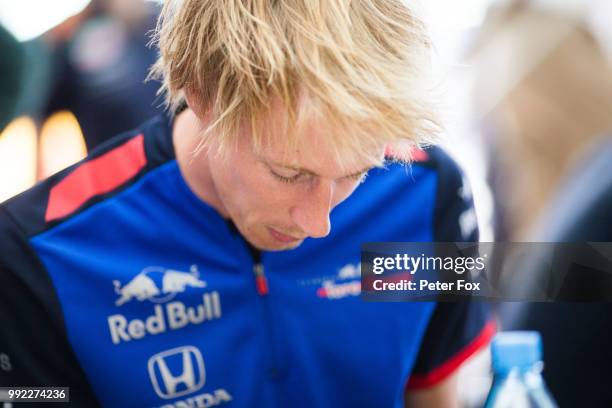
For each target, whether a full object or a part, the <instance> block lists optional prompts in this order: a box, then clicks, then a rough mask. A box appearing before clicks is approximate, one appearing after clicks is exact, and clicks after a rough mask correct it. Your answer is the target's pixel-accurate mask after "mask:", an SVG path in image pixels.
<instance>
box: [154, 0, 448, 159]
mask: <svg viewBox="0 0 612 408" xmlns="http://www.w3.org/2000/svg"><path fill="white" fill-rule="evenodd" d="M154 41H155V43H156V44H157V45H158V46H159V49H160V56H159V59H158V60H157V62H156V63H155V65H154V66H153V67H152V70H151V73H150V78H154V79H159V80H161V82H162V86H161V92H164V93H165V98H166V102H167V104H168V106H169V107H170V109H172V110H174V109H175V108H176V107H177V106H179V105H180V104H181V103H182V102H183V101H184V99H185V94H186V93H187V94H190V95H196V96H197V98H198V103H199V104H201V105H202V106H203V107H204V108H205V109H207V110H208V109H210V110H211V112H212V114H213V118H214V119H213V121H212V124H211V125H210V126H209V127H208V129H206V133H207V134H208V135H209V136H210V137H218V138H220V139H221V141H222V143H221V144H220V145H221V146H227V145H228V142H231V141H232V140H234V139H235V136H236V135H237V134H239V130H240V128H241V126H243V125H244V124H248V125H250V130H251V132H252V135H253V140H254V143H255V145H256V146H260V144H261V141H262V137H261V136H262V131H263V130H265V129H263V127H264V126H265V123H266V119H267V118H269V115H270V113H271V111H272V106H274V109H278V108H279V106H281V109H284V110H286V114H287V116H286V118H287V121H286V123H285V129H284V135H286V136H285V137H286V138H287V140H288V141H289V142H291V143H295V142H296V141H297V139H298V137H299V135H300V133H301V132H299V130H300V129H301V126H302V125H303V124H304V123H305V122H306V120H308V119H313V118H314V119H318V121H317V123H322V124H323V125H324V126H325V129H324V130H325V132H326V133H325V134H326V137H329V139H330V141H331V142H332V145H333V146H334V147H335V148H336V151H337V154H339V155H340V154H343V155H346V153H347V152H349V151H351V152H353V153H356V155H357V156H360V157H366V158H371V159H372V160H374V158H373V156H372V155H373V154H374V152H373V149H372V148H373V146H380V145H381V143H384V144H397V142H408V144H409V145H411V146H414V145H419V144H423V143H427V142H430V141H431V140H433V134H434V130H435V129H436V128H437V127H436V120H435V117H434V113H433V110H432V109H431V104H430V102H429V97H428V94H429V93H428V85H427V82H425V81H424V77H425V74H426V73H427V72H428V66H429V62H430V61H429V55H428V52H429V49H430V42H429V40H428V37H427V34H426V32H425V28H424V26H423V24H422V22H421V21H420V20H419V19H418V18H417V17H416V16H415V15H414V13H413V12H412V11H411V10H410V9H409V8H408V7H407V6H406V5H405V4H404V3H403V1H402V0H355V1H351V0H277V1H275V0H223V1H220V0H166V1H165V4H164V7H163V10H162V12H161V15H160V17H159V21H158V26H157V29H156V35H155V37H154ZM274 98H278V99H279V100H280V102H282V103H281V104H278V103H273V99H274ZM207 138H208V137H207ZM340 152H342V153H340ZM377 160H379V159H377Z"/></svg>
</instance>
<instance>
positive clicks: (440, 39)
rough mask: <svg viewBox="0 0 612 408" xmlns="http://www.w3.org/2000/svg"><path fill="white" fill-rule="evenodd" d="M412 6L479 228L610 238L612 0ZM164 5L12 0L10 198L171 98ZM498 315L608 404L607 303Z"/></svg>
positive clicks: (8, 4)
mask: <svg viewBox="0 0 612 408" xmlns="http://www.w3.org/2000/svg"><path fill="white" fill-rule="evenodd" d="M407 1H410V3H411V4H412V3H413V2H412V0H407ZM414 4H415V7H417V9H418V12H419V13H421V14H422V16H423V18H424V19H425V21H426V22H427V24H428V26H429V28H430V33H431V36H432V37H433V41H434V44H435V52H434V76H435V88H434V93H435V95H436V98H437V99H438V103H439V106H440V114H441V117H442V119H443V124H444V126H445V133H444V135H443V144H444V145H445V146H446V148H447V150H448V151H449V152H450V153H451V155H452V156H453V157H454V158H455V159H456V160H457V161H458V162H459V163H460V164H461V165H462V167H463V168H464V170H465V172H466V177H467V179H468V180H469V182H470V185H471V187H472V192H473V195H474V199H475V204H476V215H477V218H478V220H479V224H480V228H481V240H482V241H543V242H545V241H548V242H559V241H608V242H609V241H612V237H611V234H612V214H611V213H612V24H611V22H612V1H609V0H563V1H558V0H463V1H460V2H459V1H450V0H426V1H422V2H421V3H416V2H415V3H414ZM158 9H159V3H158V2H153V1H143V0H91V1H89V0H54V1H42V0H20V1H13V0H0V48H1V50H2V53H1V54H0V58H1V60H0V132H1V133H0V202H1V201H3V200H5V199H7V198H8V197H10V196H12V195H14V194H17V193H18V192H20V191H23V190H25V189H26V188H28V187H30V186H31V185H33V184H34V183H35V182H36V181H37V180H40V179H41V178H44V177H47V176H48V175H51V174H53V173H55V172H56V171H58V170H60V169H62V168H64V167H66V166H67V165H70V164H72V163H74V162H75V161H77V160H79V159H81V158H83V157H84V156H85V155H86V153H87V151H89V150H91V149H95V147H96V146H97V145H98V144H100V143H102V142H103V141H104V140H106V139H108V138H110V137H112V136H114V135H116V134H117V133H119V132H121V131H123V130H127V129H130V128H132V127H135V126H137V125H138V124H140V123H141V122H143V121H144V120H145V119H147V118H148V117H150V116H153V115H155V114H156V113H159V112H161V111H162V106H161V105H162V101H161V99H160V98H157V97H156V95H155V93H156V90H157V86H158V84H157V83H155V82H152V83H145V82H144V79H145V77H146V73H147V69H148V67H149V66H150V65H151V64H152V63H153V61H154V59H155V56H156V51H155V50H153V49H150V48H148V47H147V43H148V42H149V40H150V38H149V35H148V33H149V32H150V30H151V29H152V28H153V27H154V25H155V18H156V14H157V12H158ZM498 315H499V325H500V327H501V328H502V329H504V328H529V329H536V330H538V331H540V332H541V333H542V334H543V339H544V360H545V362H546V364H547V368H546V370H545V375H546V381H547V383H548V384H549V386H550V388H551V389H552V393H553V394H554V396H555V397H556V398H557V400H558V402H559V403H560V405H561V406H575V405H579V406H612V405H611V404H612V391H611V390H610V389H609V387H606V385H609V384H612V373H610V370H609V369H608V368H609V367H610V366H611V364H612V355H611V352H610V351H609V347H608V346H607V344H608V343H609V340H610V338H611V337H612V318H611V317H610V316H612V308H610V307H609V305H607V304H581V305H577V304H575V305H566V304H548V305H541V304H520V305H517V304H501V305H498ZM487 358H488V357H487V356H486V355H483V356H479V357H478V358H476V359H475V360H474V361H473V362H472V363H471V364H470V365H469V366H468V367H466V368H465V369H464V372H463V373H462V379H461V392H462V401H463V405H464V406H478V405H479V404H480V403H481V402H482V401H481V400H482V398H483V395H482V394H483V393H486V390H487V389H488V388H489V386H490V375H489V374H488V373H489V371H488V365H489V362H488V360H487ZM600 404H604V405H600Z"/></svg>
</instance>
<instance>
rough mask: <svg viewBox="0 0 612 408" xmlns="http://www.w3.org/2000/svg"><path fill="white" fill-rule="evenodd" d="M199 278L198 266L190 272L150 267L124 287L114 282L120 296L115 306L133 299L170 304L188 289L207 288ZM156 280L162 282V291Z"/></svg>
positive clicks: (194, 266) (193, 267) (193, 266)
mask: <svg viewBox="0 0 612 408" xmlns="http://www.w3.org/2000/svg"><path fill="white" fill-rule="evenodd" d="M199 276H200V274H199V272H198V268H197V266H196V265H192V266H191V269H190V271H189V272H182V271H177V270H173V269H166V268H162V267H159V266H150V267H148V268H145V269H143V270H142V271H141V272H140V273H139V274H138V275H136V276H135V277H133V278H132V279H131V280H130V281H129V282H127V283H125V284H124V285H121V283H120V282H119V281H117V280H115V281H113V284H114V285H115V292H116V293H117V295H119V298H118V299H117V300H116V301H115V305H116V306H121V305H123V304H125V303H127V302H129V301H131V300H132V299H136V300H138V301H140V302H142V301H145V300H150V301H152V302H155V303H165V302H168V301H169V300H172V298H174V296H176V294H177V293H181V292H184V291H185V289H186V288H188V287H192V288H205V287H206V282H204V281H203V280H200V278H199ZM160 278H161V279H160ZM156 280H158V281H161V289H160V288H159V287H158V284H157V283H156Z"/></svg>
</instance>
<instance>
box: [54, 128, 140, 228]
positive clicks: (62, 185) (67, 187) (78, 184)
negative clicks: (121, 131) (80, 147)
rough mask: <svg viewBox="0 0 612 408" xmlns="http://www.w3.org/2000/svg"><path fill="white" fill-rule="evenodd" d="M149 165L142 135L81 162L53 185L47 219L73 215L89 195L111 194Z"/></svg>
mask: <svg viewBox="0 0 612 408" xmlns="http://www.w3.org/2000/svg"><path fill="white" fill-rule="evenodd" d="M146 164H147V159H146V156H145V151H144V136H143V135H142V134H140V135H138V136H136V137H134V138H132V139H130V140H129V141H127V142H125V143H124V144H122V145H121V146H118V147H116V148H114V149H112V150H110V151H108V152H106V153H104V154H103V155H101V156H99V157H96V158H95V159H92V160H90V161H87V162H85V163H83V164H81V165H80V166H78V167H77V168H76V169H75V170H74V171H73V172H72V173H70V174H68V176H66V177H65V178H64V179H63V180H62V181H60V182H59V183H58V184H57V185H55V186H54V187H53V188H51V192H50V193H49V204H48V205H47V211H46V213H45V221H46V222H49V221H53V220H56V219H58V218H62V217H65V216H67V215H70V214H71V213H73V212H74V211H76V210H77V209H78V208H79V207H81V206H82V205H83V204H84V203H85V202H86V201H87V200H89V199H90V198H92V197H94V196H96V195H99V194H104V193H108V192H109V191H112V190H113V189H115V188H116V187H118V186H120V185H121V184H123V183H125V182H126V181H128V180H129V179H131V178H132V177H134V176H135V175H136V174H137V173H138V172H139V171H140V170H141V169H142V168H143V167H144V166H145V165H146Z"/></svg>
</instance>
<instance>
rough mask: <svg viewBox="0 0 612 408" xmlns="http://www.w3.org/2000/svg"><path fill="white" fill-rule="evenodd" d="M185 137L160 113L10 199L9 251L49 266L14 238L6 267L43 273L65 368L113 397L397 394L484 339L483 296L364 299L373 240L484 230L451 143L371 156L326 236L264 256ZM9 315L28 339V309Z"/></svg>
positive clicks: (275, 400) (144, 402)
mask: <svg viewBox="0 0 612 408" xmlns="http://www.w3.org/2000/svg"><path fill="white" fill-rule="evenodd" d="M171 137H172V135H171V122H170V121H169V120H168V119H166V118H163V117H160V118H157V119H155V120H153V121H150V122H149V123H147V124H145V125H143V126H142V127H141V128H140V129H138V130H136V131H134V132H130V133H128V134H124V135H122V136H120V137H118V138H116V139H114V140H113V141H112V142H111V143H109V144H108V145H106V146H104V147H102V148H101V149H99V150H97V151H95V152H93V153H92V155H91V156H90V157H88V159H86V160H85V161H84V162H82V163H80V164H77V165H75V166H73V167H72V168H70V169H67V170H65V171H64V172H62V173H60V174H58V175H56V176H55V177H53V178H52V179H50V180H48V181H47V182H45V183H43V184H42V185H39V186H37V187H36V188H35V189H33V190H32V191H30V192H27V193H25V194H23V195H21V196H19V197H17V198H15V199H13V200H11V201H9V202H7V203H6V204H5V205H4V206H3V207H0V208H1V209H2V211H1V212H0V217H3V218H0V225H2V224H4V227H3V228H2V229H0V234H2V235H0V237H2V238H0V239H1V240H2V241H4V242H8V240H9V239H11V238H8V235H9V233H12V234H14V235H15V236H18V237H19V238H15V237H13V238H12V241H11V242H12V243H8V244H5V246H4V247H3V246H1V244H0V248H7V249H6V251H14V250H15V249H14V248H13V247H15V245H16V244H15V243H14V241H19V240H22V242H21V243H20V244H19V247H20V248H21V249H19V250H18V251H21V252H22V254H23V255H20V256H23V257H25V258H28V259H30V261H29V262H30V263H31V264H35V265H36V266H35V267H32V266H31V265H28V264H27V262H25V263H24V262H23V261H16V260H12V261H8V260H7V259H6V258H7V252H5V249H3V253H2V257H3V261H2V262H0V265H1V266H3V268H5V269H6V271H7V275H6V276H11V277H13V278H14V279H15V280H20V279H21V280H22V281H26V282H27V281H29V280H33V279H32V277H33V276H43V275H44V276H43V278H41V279H42V280H43V281H44V282H46V284H40V283H39V284H37V285H39V287H36V288H35V289H34V290H30V291H29V292H35V293H34V295H32V293H28V294H27V295H24V296H27V299H30V298H32V300H31V302H33V303H36V302H41V301H40V299H41V298H42V299H43V300H42V303H45V304H48V305H47V306H44V307H43V310H46V311H47V313H48V320H49V321H51V322H54V321H55V320H57V324H54V325H53V329H49V330H50V333H55V334H53V335H51V334H50V336H52V337H57V338H59V339H60V340H58V342H62V341H63V340H64V339H65V346H64V347H61V348H59V349H61V350H60V351H57V353H58V354H61V353H65V355H66V357H65V358H64V359H63V361H64V363H63V364H65V365H67V366H70V365H72V366H74V367H72V368H70V369H69V371H70V370H71V373H69V374H65V375H64V377H59V378H58V379H57V381H60V380H64V381H75V383H76V384H77V385H75V392H80V391H79V390H80V389H81V388H83V389H85V391H83V394H84V395H85V394H88V393H89V394H90V396H89V397H87V398H91V401H93V400H94V399H95V401H96V403H99V404H100V405H102V406H106V407H128V406H129V407H131V406H133V407H159V406H162V407H210V406H222V405H228V406H236V407H245V406H262V407H264V406H265V407H285V406H290V407H294V406H322V407H323V406H339V407H344V406H346V407H348V406H351V407H353V406H364V407H370V406H377V407H384V406H388V407H399V406H403V398H404V393H405V392H406V388H407V385H409V384H410V380H411V377H414V378H413V379H414V380H415V382H414V383H415V384H417V385H418V384H419V383H420V384H425V385H428V381H429V382H430V383H431V384H434V383H435V382H437V381H439V380H440V379H442V378H443V377H445V376H446V375H448V374H449V373H450V372H452V371H453V370H454V368H456V366H457V365H458V363H459V362H458V357H457V356H460V360H461V361H463V360H464V359H465V358H467V354H466V350H468V351H469V349H470V347H471V349H474V350H476V349H477V347H475V346H480V345H481V344H484V342H485V341H486V338H485V337H487V336H488V334H489V332H490V330H489V326H487V325H486V319H485V313H484V311H483V309H482V307H480V306H478V307H475V306H474V305H467V306H466V305H455V307H450V306H449V305H445V306H444V307H442V306H441V305H436V304H435V303H433V302H404V303H399V302H398V303H371V302H364V301H362V300H361V299H360V296H359V295H360V270H359V260H360V244H361V243H364V242H381V241H417V242H423V241H433V240H440V239H444V240H453V241H462V240H471V239H475V237H476V235H475V234H476V231H475V230H474V229H473V228H471V229H470V228H468V229H467V230H466V226H465V225H463V226H462V225H461V223H460V218H461V216H462V215H464V214H465V213H466V212H470V211H473V209H472V207H471V202H470V201H469V199H467V200H466V197H465V194H463V195H462V192H463V193H465V191H464V190H461V188H462V180H461V175H460V173H459V172H458V170H457V169H456V167H455V166H454V164H452V162H451V161H450V159H448V157H446V156H445V155H444V154H443V153H442V152H441V151H439V150H438V149H430V150H428V151H427V152H424V153H423V154H424V155H425V156H427V159H426V160H424V161H423V163H414V164H412V165H411V166H409V167H407V166H406V165H404V164H401V163H391V162H390V163H389V165H388V166H387V167H386V168H384V169H375V170H372V171H371V172H370V174H369V176H368V178H367V180H366V181H365V182H364V183H363V184H361V185H360V186H359V187H358V188H357V190H356V191H355V193H354V194H353V195H352V196H351V197H349V198H348V199H347V200H346V201H344V202H343V203H341V204H340V205H339V206H338V207H336V209H335V210H334V211H333V212H332V214H331V224H332V230H331V233H330V234H329V236H327V237H325V238H322V239H307V240H306V241H304V243H303V244H302V245H301V246H300V247H298V248H297V249H294V250H290V251H285V252H258V251H253V249H252V248H251V247H250V246H249V245H248V244H247V242H246V241H245V240H244V238H243V237H242V236H241V235H240V234H239V233H238V232H237V230H236V229H235V228H234V227H233V226H232V225H231V223H230V222H228V221H227V220H225V219H223V218H222V217H221V216H220V215H219V214H218V213H217V212H216V211H215V210H214V209H213V208H211V207H210V206H209V205H207V204H206V203H205V202H203V201H201V200H200V199H199V198H198V197H196V196H195V195H194V193H193V192H192V191H191V190H190V188H189V187H188V186H187V184H186V183H185V181H184V179H183V177H182V175H181V173H180V170H179V167H178V165H177V162H176V159H175V157H174V152H173V149H172V140H171ZM432 163H434V164H432ZM443 181H446V182H447V183H448V184H446V185H445V184H444V183H442V182H443ZM445 188H446V189H447V191H446V192H445V191H444V190H445ZM17 230H18V231H19V232H18V233H16V232H15V231H17ZM7 231H9V232H7ZM444 234H446V235H444ZM10 245H13V247H11V248H9V246H10ZM25 247H27V250H23V248H25ZM26 252H27V253H26ZM20 277H21V278H20ZM23 277H26V278H23ZM10 279H12V278H7V281H6V282H5V283H6V285H5V287H6V288H9V287H15V286H18V285H16V284H15V283H14V282H12V281H10ZM262 279H263V280H262ZM1 283H2V282H0V284H1ZM40 285H42V287H40ZM45 285H46V286H45ZM25 286H27V283H26V285H25ZM0 290H1V289H0ZM7 290H8V289H7ZM24 299H25V298H24ZM20 302H22V301H19V302H16V303H17V304H18V305H19V304H20ZM24 302H25V301H24ZM33 307H34V306H33ZM49 309H52V311H49ZM2 317H5V318H6V321H8V323H7V324H8V325H11V324H12V325H14V326H16V328H15V329H14V330H15V332H17V333H19V332H21V333H22V336H24V337H26V336H28V333H27V330H26V329H25V328H24V326H27V324H28V323H27V319H28V317H27V316H26V317H24V318H25V320H26V321H25V322H23V321H22V322H20V323H19V324H17V323H16V322H14V321H13V322H10V321H9V320H10V318H8V317H6V316H3V315H2V314H0V319H1V318H2ZM32 320H33V322H32V324H34V321H35V320H36V319H35V318H33V319H32ZM1 321H2V320H0V322H1ZM17 325H19V326H18V327H17ZM483 330H484V331H483ZM29 335H30V336H34V335H35V334H34V333H32V332H30V333H29ZM17 336H19V334H18V335H17ZM6 343H7V344H6V345H4V344H3V343H0V352H2V351H3V350H2V346H4V348H5V349H7V351H8V352H9V354H11V348H13V349H14V351H12V354H11V356H12V358H13V359H14V360H19V359H20V358H26V357H24V355H23V353H24V350H22V349H20V347H21V348H23V346H20V347H17V346H11V342H10V341H7V342H6ZM434 343H435V344H434ZM62 344H63V343H62ZM41 347H42V346H41ZM45 347H47V351H49V350H48V347H49V346H45ZM51 352H52V351H51ZM28 358H31V357H28ZM39 364H40V365H42V366H45V367H46V368H49V369H50V371H52V366H51V367H49V366H50V365H52V364H56V363H53V362H48V361H44V359H43V361H42V362H41V363H39ZM436 370H437V371H436ZM42 371H45V370H42ZM79 375H81V376H82V378H81V379H78V378H77V377H79ZM6 378H7V379H4V380H3V381H11V378H13V379H15V380H17V379H19V380H20V381H21V382H22V383H23V382H24V381H27V379H32V381H35V379H36V373H32V372H28V370H23V372H20V373H15V374H14V376H13V377H11V376H10V375H9V376H8V377H6ZM0 379H3V377H1V374H0ZM428 379H429V380H428ZM41 381H46V383H49V382H54V377H53V375H49V376H47V377H44V378H42V379H41ZM37 385H41V384H37ZM87 398H86V397H83V401H87Z"/></svg>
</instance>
